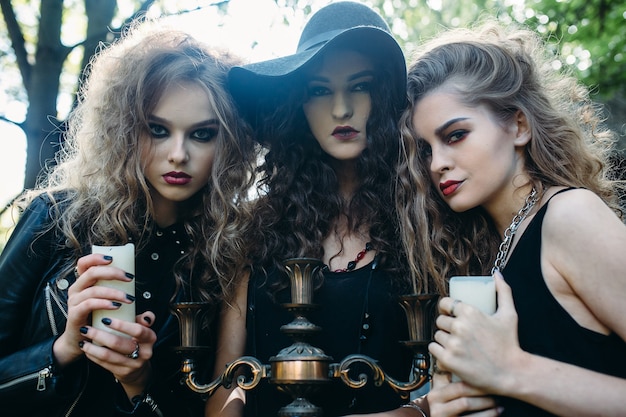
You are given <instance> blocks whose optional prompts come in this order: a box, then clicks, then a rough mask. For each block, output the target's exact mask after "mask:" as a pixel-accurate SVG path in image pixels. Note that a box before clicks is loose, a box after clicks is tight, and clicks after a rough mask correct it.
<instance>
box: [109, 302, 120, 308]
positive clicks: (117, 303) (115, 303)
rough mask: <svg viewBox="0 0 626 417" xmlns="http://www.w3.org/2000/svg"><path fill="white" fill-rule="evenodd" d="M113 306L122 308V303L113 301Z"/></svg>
mask: <svg viewBox="0 0 626 417" xmlns="http://www.w3.org/2000/svg"><path fill="white" fill-rule="evenodd" d="M111 304H113V307H121V306H122V303H120V302H119V301H112V302H111Z"/></svg>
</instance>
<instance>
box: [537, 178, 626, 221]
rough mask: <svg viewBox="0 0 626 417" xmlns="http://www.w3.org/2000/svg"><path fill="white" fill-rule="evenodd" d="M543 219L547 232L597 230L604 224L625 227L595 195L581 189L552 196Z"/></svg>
mask: <svg viewBox="0 0 626 417" xmlns="http://www.w3.org/2000/svg"><path fill="white" fill-rule="evenodd" d="M548 191H549V192H550V190H548ZM551 194H554V192H552V193H551ZM548 197H549V196H548ZM545 219H546V220H545V222H544V225H545V230H547V231H550V230H552V231H559V229H562V228H565V229H566V230H569V229H570V228H572V227H577V228H585V227H590V228H591V229H592V230H597V229H598V228H599V227H601V226H602V225H605V224H606V225H615V226H616V227H620V226H619V225H621V227H626V226H625V225H624V223H623V222H622V221H621V219H620V218H619V217H618V216H617V214H616V213H615V212H614V211H613V210H612V209H611V208H610V207H609V206H608V205H607V204H606V203H605V202H604V201H603V200H602V199H601V198H600V197H599V196H598V195H597V194H595V193H594V192H592V191H589V190H586V189H582V188H578V189H573V190H567V191H565V192H561V193H559V194H556V195H554V196H553V197H552V198H551V199H550V205H549V206H548V210H547V212H546V217H545Z"/></svg>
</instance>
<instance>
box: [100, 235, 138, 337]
mask: <svg viewBox="0 0 626 417" xmlns="http://www.w3.org/2000/svg"><path fill="white" fill-rule="evenodd" d="M91 252H92V253H100V254H103V255H109V256H111V257H113V261H112V262H111V264H110V266H114V267H117V268H120V269H122V270H124V271H125V272H129V273H131V274H133V275H135V245H133V244H132V243H128V244H126V245H124V246H96V245H93V246H92V248H91ZM96 285H101V286H105V287H109V288H115V289H117V290H120V291H124V292H125V293H126V294H130V295H132V296H134V295H135V281H134V280H133V281H130V282H126V281H118V280H100V281H98V283H97V284H96ZM104 317H108V318H111V319H118V320H124V321H128V322H131V323H134V322H135V303H131V304H125V303H123V304H122V305H121V306H120V307H119V308H118V309H116V310H94V311H93V313H92V325H93V327H95V328H97V329H102V330H106V331H108V332H111V333H114V334H117V335H120V336H124V337H129V336H128V335H126V334H124V333H120V332H117V331H115V330H113V329H111V328H109V327H107V326H106V325H104V324H103V323H102V319H103V318H104Z"/></svg>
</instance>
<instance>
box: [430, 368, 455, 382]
mask: <svg viewBox="0 0 626 417" xmlns="http://www.w3.org/2000/svg"><path fill="white" fill-rule="evenodd" d="M451 377H452V374H451V373H450V372H448V371H445V370H444V369H442V368H441V365H439V369H438V370H437V371H435V372H433V377H432V384H433V385H432V387H433V388H442V387H444V386H446V385H449V384H450V380H451Z"/></svg>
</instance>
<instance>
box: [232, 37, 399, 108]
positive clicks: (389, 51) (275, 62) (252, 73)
mask: <svg viewBox="0 0 626 417" xmlns="http://www.w3.org/2000/svg"><path fill="white" fill-rule="evenodd" d="M337 45H347V46H348V47H354V46H355V45H356V46H358V45H363V46H367V49H366V50H367V51H371V55H372V56H373V57H374V58H375V61H376V62H381V60H383V62H385V64H388V65H390V66H391V71H392V74H391V76H392V79H393V80H394V84H393V85H394V92H393V93H394V94H393V96H394V101H397V102H398V103H399V106H403V105H404V100H405V96H406V62H405V58H404V53H403V52H402V49H401V48H400V46H399V45H398V43H397V42H396V40H395V39H394V38H393V37H392V36H391V35H390V34H389V33H388V32H386V31H384V30H382V29H380V28H378V27H375V26H357V27H352V28H348V29H345V30H342V31H340V32H339V33H338V34H337V35H335V36H334V37H333V38H332V39H330V40H329V41H327V42H324V43H320V44H319V45H317V46H314V47H311V48H309V49H307V50H305V51H301V52H298V53H295V54H293V55H288V56H285V57H281V58H275V59H271V60H268V61H262V62H257V63H253V64H247V65H243V66H238V67H233V68H232V69H231V70H230V72H229V74H228V80H229V87H230V91H231V94H232V95H233V98H234V99H235V101H236V102H237V104H238V106H239V107H240V109H241V110H242V111H243V113H244V116H250V112H252V111H253V109H255V108H256V101H257V100H258V99H259V98H260V97H261V96H263V95H267V94H271V93H272V91H275V86H276V85H277V83H283V82H285V81H286V80H287V79H288V78H290V77H292V76H295V75H296V74H298V73H299V72H300V70H301V69H302V68H304V67H306V66H307V64H309V63H310V62H311V61H313V60H315V58H316V57H317V56H319V55H321V54H322V53H324V51H326V50H328V49H329V48H332V47H335V46H337Z"/></svg>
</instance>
